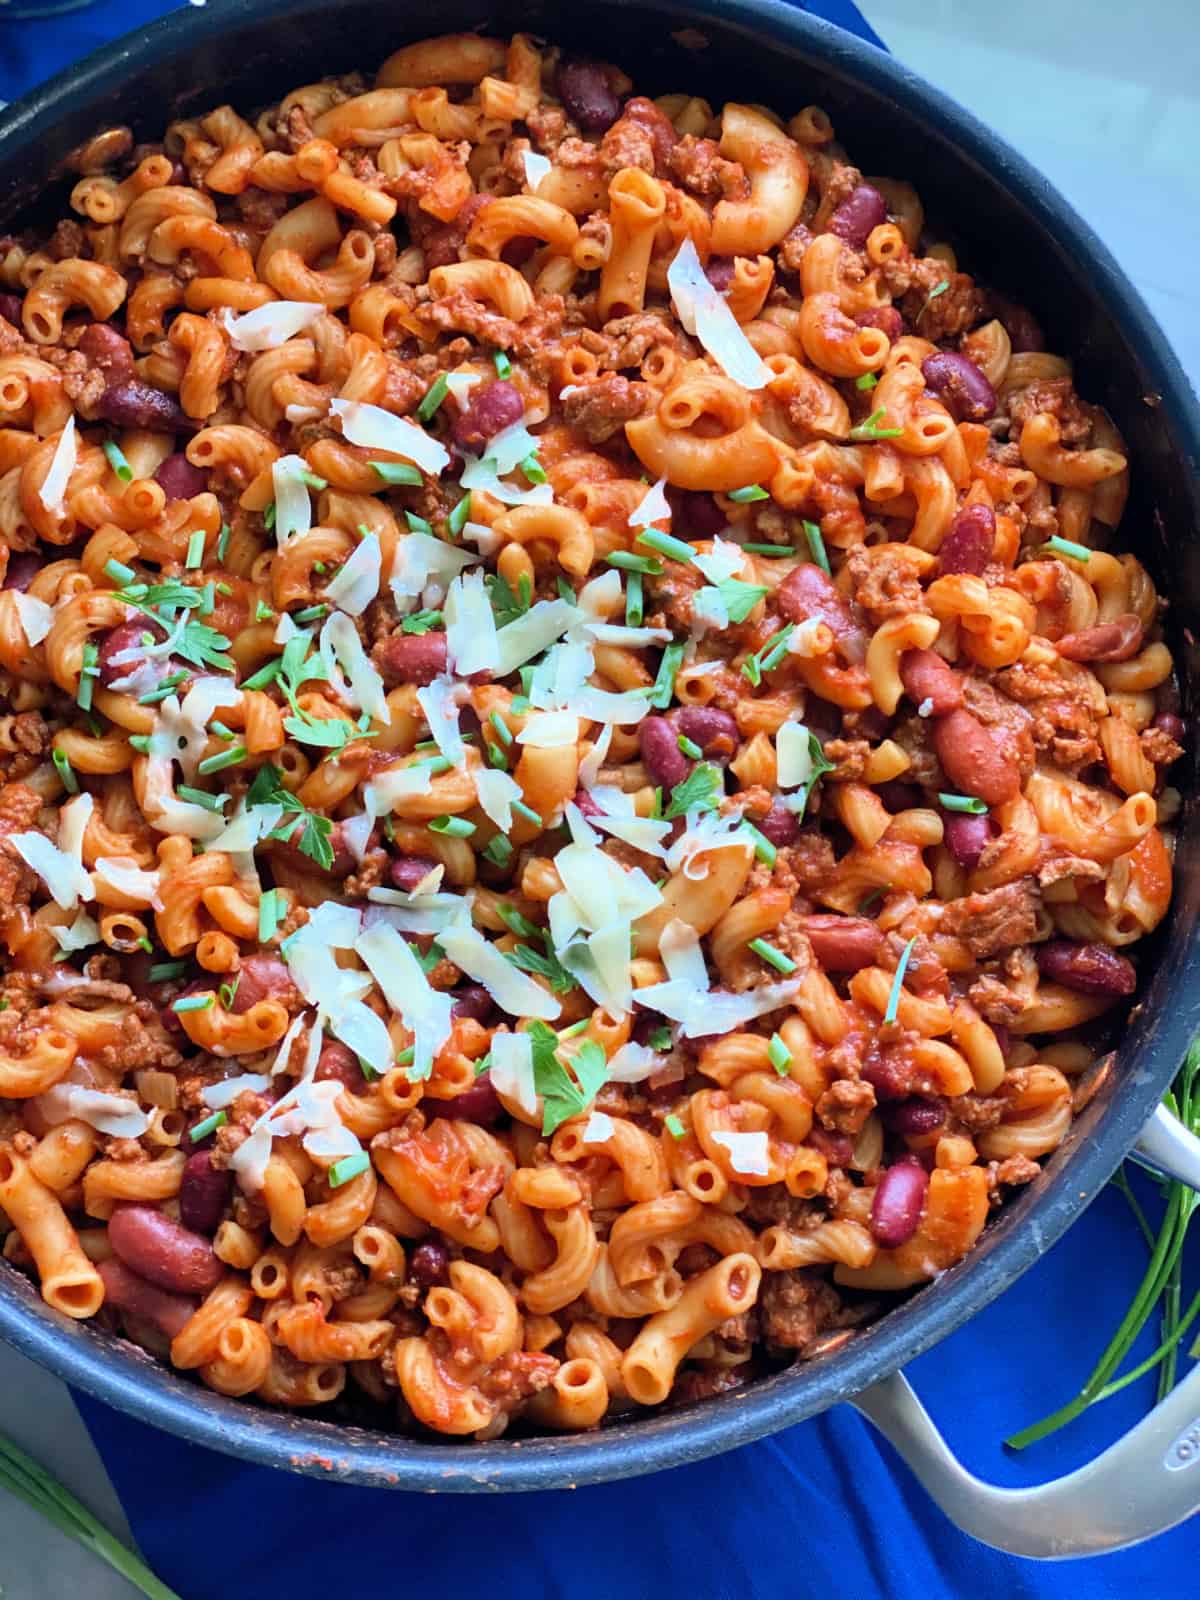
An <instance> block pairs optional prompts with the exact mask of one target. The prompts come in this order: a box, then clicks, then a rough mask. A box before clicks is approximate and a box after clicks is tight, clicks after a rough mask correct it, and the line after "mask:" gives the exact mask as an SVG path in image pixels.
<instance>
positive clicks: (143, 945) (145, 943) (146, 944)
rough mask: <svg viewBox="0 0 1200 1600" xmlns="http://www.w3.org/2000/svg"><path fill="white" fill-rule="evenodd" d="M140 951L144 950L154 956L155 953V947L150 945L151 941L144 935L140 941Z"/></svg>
mask: <svg viewBox="0 0 1200 1600" xmlns="http://www.w3.org/2000/svg"><path fill="white" fill-rule="evenodd" d="M138 949H139V950H144V951H145V952H146V954H147V955H152V954H153V953H154V946H153V945H152V944H151V943H150V941H149V939H147V937H146V935H145V934H144V933H143V934H142V936H141V937H140V938H139V939H138Z"/></svg>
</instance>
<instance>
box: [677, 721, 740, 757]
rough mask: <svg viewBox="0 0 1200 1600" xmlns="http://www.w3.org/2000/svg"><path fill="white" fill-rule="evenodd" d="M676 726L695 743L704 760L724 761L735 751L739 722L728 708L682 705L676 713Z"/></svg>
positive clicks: (686, 737)
mask: <svg viewBox="0 0 1200 1600" xmlns="http://www.w3.org/2000/svg"><path fill="white" fill-rule="evenodd" d="M674 721H675V726H676V728H677V729H678V730H679V732H680V733H682V734H683V736H684V738H685V739H690V740H691V741H692V743H693V744H698V745H699V746H700V748H701V750H703V752H704V758H705V760H706V761H716V762H717V763H718V764H719V765H721V766H724V765H725V763H726V762H727V761H729V760H731V759H732V757H733V756H734V755H736V754H737V747H738V725H737V723H736V722H735V721H734V719H733V717H732V716H731V715H730V713H729V712H728V711H718V710H717V708H716V706H684V707H683V708H682V710H680V711H677V712H676V713H675V718H674Z"/></svg>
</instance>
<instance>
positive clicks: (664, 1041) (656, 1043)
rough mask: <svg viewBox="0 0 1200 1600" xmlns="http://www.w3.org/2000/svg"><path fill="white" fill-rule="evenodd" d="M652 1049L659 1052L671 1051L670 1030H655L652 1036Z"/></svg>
mask: <svg viewBox="0 0 1200 1600" xmlns="http://www.w3.org/2000/svg"><path fill="white" fill-rule="evenodd" d="M650 1048H651V1050H659V1051H662V1050H669V1049H670V1048H671V1030H670V1028H655V1030H654V1032H653V1033H652V1034H651V1035H650Z"/></svg>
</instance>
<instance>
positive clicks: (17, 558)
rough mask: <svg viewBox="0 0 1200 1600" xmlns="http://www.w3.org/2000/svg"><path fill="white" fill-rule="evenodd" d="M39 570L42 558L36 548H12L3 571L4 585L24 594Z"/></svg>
mask: <svg viewBox="0 0 1200 1600" xmlns="http://www.w3.org/2000/svg"><path fill="white" fill-rule="evenodd" d="M41 570H42V558H41V556H40V555H39V554H38V553H37V551H36V550H14V551H13V553H12V554H11V555H10V556H9V558H8V566H7V568H6V569H5V572H4V587H5V588H6V589H19V590H20V591H21V593H22V594H24V592H25V590H26V589H28V587H29V585H30V584H31V583H32V582H33V580H34V579H35V578H36V577H37V575H38V573H39V572H40V571H41Z"/></svg>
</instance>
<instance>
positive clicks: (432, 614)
mask: <svg viewBox="0 0 1200 1600" xmlns="http://www.w3.org/2000/svg"><path fill="white" fill-rule="evenodd" d="M443 620H444V619H443V616H442V613H441V612H440V611H414V612H412V614H411V615H410V616H407V617H405V618H403V620H402V621H401V623H400V632H401V633H428V632H429V630H430V628H439V627H441V625H442V622H443Z"/></svg>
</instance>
